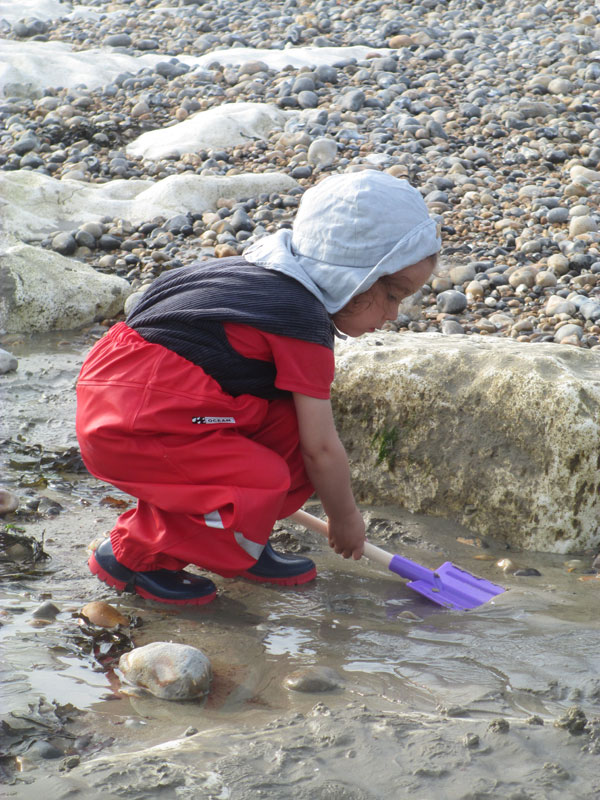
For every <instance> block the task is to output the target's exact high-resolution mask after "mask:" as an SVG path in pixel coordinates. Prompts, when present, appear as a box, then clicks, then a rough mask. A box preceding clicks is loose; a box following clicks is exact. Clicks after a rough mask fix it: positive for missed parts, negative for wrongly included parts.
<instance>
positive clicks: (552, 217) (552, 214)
mask: <svg viewBox="0 0 600 800" xmlns="http://www.w3.org/2000/svg"><path fill="white" fill-rule="evenodd" d="M568 220H569V209H568V208H551V209H550V211H548V222H549V223H550V224H551V225H560V224H561V223H563V222H568Z"/></svg>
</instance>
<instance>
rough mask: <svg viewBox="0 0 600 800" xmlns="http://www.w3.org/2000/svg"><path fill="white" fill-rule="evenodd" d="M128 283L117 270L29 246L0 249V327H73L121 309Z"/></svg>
mask: <svg viewBox="0 0 600 800" xmlns="http://www.w3.org/2000/svg"><path fill="white" fill-rule="evenodd" d="M130 291H131V287H130V285H129V283H128V282H127V281H125V280H123V278H119V277H117V276H116V275H103V274H102V273H100V272H97V271H96V270H95V269H93V268H92V267H88V266H87V265H86V264H83V263H81V262H80V261H75V260H73V259H69V258H65V257H64V256H61V255H59V254H58V253H53V252H51V251H49V250H42V249H41V248H38V247H30V246H29V245H15V246H14V247H9V248H7V249H5V250H4V251H3V252H0V329H1V330H4V331H7V332H8V333H20V332H27V333H35V332H41V331H51V330H57V331H59V330H72V329H74V328H78V327H80V326H82V325H87V324H89V323H91V322H94V321H96V320H102V319H105V318H110V317H114V316H115V315H116V314H118V313H120V312H121V311H122V310H123V304H124V302H125V299H126V298H127V295H128V294H129V293H130Z"/></svg>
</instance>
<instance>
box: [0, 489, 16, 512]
mask: <svg viewBox="0 0 600 800" xmlns="http://www.w3.org/2000/svg"><path fill="white" fill-rule="evenodd" d="M18 507H19V498H18V497H17V495H16V494H14V492H11V491H9V490H8V489H0V517H2V516H4V515H5V514H12V512H13V511H16V510H17V508H18Z"/></svg>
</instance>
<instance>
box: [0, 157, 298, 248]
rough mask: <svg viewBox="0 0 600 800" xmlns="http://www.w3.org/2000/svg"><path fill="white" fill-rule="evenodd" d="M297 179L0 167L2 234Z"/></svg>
mask: <svg viewBox="0 0 600 800" xmlns="http://www.w3.org/2000/svg"><path fill="white" fill-rule="evenodd" d="M297 185H298V184H297V183H296V181H295V180H294V179H293V178H290V176H289V175H284V174H283V173H279V172H263V173H256V174H255V173H244V174H241V175H229V176H225V177H219V176H212V175H194V174H188V173H184V174H182V175H171V176H169V177H168V178H164V179H163V180H161V181H156V182H155V181H151V180H115V181H109V182H108V183H101V184H94V183H85V182H83V181H73V180H64V181H62V180H57V179H56V178H51V177H50V176H49V175H42V173H39V172H34V171H29V170H15V171H14V172H10V171H4V172H0V219H2V225H3V228H4V234H5V235H6V236H11V237H13V238H15V239H19V240H25V241H30V240H33V239H36V238H38V239H40V238H43V236H44V235H45V234H47V233H48V232H49V231H54V230H56V229H57V228H63V229H66V230H71V229H73V228H76V227H77V226H78V225H80V224H82V223H84V222H91V221H97V220H99V219H101V218H102V217H104V216H110V217H113V218H120V219H126V220H129V221H130V222H132V223H134V224H140V223H141V222H145V221H147V220H151V219H152V218H153V217H158V216H163V217H166V218H169V217H173V216H175V215H176V214H185V213H187V212H188V211H192V212H197V213H203V212H204V211H208V210H210V209H214V208H216V203H217V200H218V199H219V198H226V199H231V200H243V199H246V198H248V197H254V196H255V195H257V194H261V193H262V192H267V193H271V192H280V191H289V190H290V189H293V188H294V187H296V186H297Z"/></svg>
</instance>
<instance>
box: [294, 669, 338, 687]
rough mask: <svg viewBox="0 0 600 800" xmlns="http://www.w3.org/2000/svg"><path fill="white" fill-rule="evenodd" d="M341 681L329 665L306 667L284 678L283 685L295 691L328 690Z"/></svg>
mask: <svg viewBox="0 0 600 800" xmlns="http://www.w3.org/2000/svg"><path fill="white" fill-rule="evenodd" d="M341 683H342V681H341V678H340V676H339V675H338V674H337V672H336V671H335V670H333V669H331V668H330V667H306V668H304V669H299V670H297V671H296V672H292V673H291V674H290V675H288V676H287V678H286V679H285V686H287V688H288V689H292V690H293V691H295V692H330V691H332V690H334V689H338V688H339V687H340V685H341Z"/></svg>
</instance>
